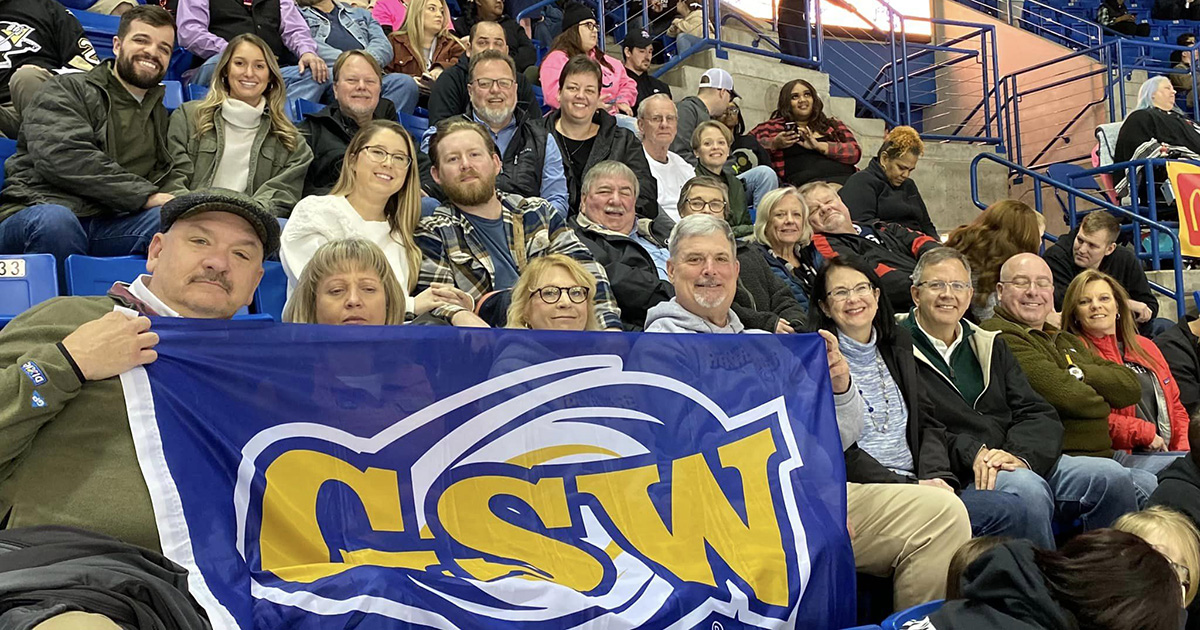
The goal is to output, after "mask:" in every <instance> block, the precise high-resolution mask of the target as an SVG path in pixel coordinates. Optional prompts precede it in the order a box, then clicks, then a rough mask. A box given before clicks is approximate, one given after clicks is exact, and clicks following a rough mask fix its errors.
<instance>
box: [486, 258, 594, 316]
mask: <svg viewBox="0 0 1200 630" xmlns="http://www.w3.org/2000/svg"><path fill="white" fill-rule="evenodd" d="M595 299H596V277H595V276H593V275H592V274H591V273H589V272H588V270H587V269H584V268H583V265H581V264H579V263H578V262H577V261H576V260H574V259H573V258H570V257H569V256H564V255H563V254H550V255H549V256H540V257H538V258H535V259H533V260H531V261H529V264H528V265H526V267H525V271H524V272H522V273H521V278H520V279H519V280H517V284H516V285H515V286H513V290H512V302H511V304H510V305H509V307H508V324H507V326H508V328H529V329H533V330H600V322H599V321H598V320H597V319H596V307H595Z"/></svg>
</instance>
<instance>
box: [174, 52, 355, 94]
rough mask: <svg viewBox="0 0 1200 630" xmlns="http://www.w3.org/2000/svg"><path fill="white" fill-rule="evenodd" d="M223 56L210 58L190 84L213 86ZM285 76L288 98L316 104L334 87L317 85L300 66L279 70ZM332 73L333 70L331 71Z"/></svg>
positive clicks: (310, 75)
mask: <svg viewBox="0 0 1200 630" xmlns="http://www.w3.org/2000/svg"><path fill="white" fill-rule="evenodd" d="M220 58H221V55H213V56H212V57H209V58H208V60H207V61H205V62H204V64H203V65H201V66H200V67H199V68H196V71H195V72H194V73H193V74H192V78H191V79H190V81H189V82H190V83H193V84H196V85H203V86H205V87H208V86H210V85H212V77H213V73H214V72H216V70H217V61H218V60H220ZM279 71H280V73H281V74H283V82H284V84H285V85H287V96H288V98H302V99H305V100H309V101H313V102H314V103H320V102H321V95H323V94H325V91H326V90H327V89H329V86H330V85H332V84H331V83H330V82H328V81H326V82H325V83H317V82H316V81H314V80H313V78H312V72H311V71H309V70H305V71H304V74H301V73H300V68H299V66H282V67H281V68H279ZM330 71H331V72H332V68H331V69H330Z"/></svg>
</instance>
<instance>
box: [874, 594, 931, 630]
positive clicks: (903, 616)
mask: <svg viewBox="0 0 1200 630" xmlns="http://www.w3.org/2000/svg"><path fill="white" fill-rule="evenodd" d="M944 603H946V600H944V599H935V600H933V601H931V602H926V603H924V604H918V605H916V606H913V607H912V608H909V609H907V610H901V611H900V612H897V613H894V614H892V616H890V617H888V618H887V619H884V620H883V623H881V624H879V625H880V626H882V627H883V630H900V629H901V628H902V627H904V624H905V623H907V622H909V621H916V620H917V619H923V618H925V617H928V616H929V615H930V614H932V613H934V612H935V611H937V609H939V608H941V607H942V604H944Z"/></svg>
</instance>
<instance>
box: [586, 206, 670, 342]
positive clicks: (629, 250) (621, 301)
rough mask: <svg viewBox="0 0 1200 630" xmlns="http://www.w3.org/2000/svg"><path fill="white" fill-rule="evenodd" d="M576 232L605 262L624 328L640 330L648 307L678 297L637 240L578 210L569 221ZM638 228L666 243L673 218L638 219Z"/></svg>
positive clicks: (644, 322)
mask: <svg viewBox="0 0 1200 630" xmlns="http://www.w3.org/2000/svg"><path fill="white" fill-rule="evenodd" d="M568 223H569V224H570V225H571V228H572V229H574V230H575V235H576V236H578V237H579V240H580V241H581V242H582V243H583V244H584V245H586V246H587V248H588V251H590V252H592V257H593V258H595V259H596V262H598V263H600V264H601V265H603V266H604V271H605V273H607V274H608V284H609V286H611V287H612V292H613V297H614V298H616V300H617V306H619V307H620V308H621V324H622V325H623V327H624V329H625V330H629V331H640V330H642V329H643V328H645V326H646V311H648V310H650V308H651V307H653V306H656V305H658V304H659V303H661V302H666V301H667V300H670V299H671V298H673V297H675V287H673V286H671V283H670V282H667V281H666V280H663V279H661V278H659V277H658V270H657V268H656V267H655V265H654V260H653V259H652V258H650V254H649V253H647V252H646V250H645V249H643V248H642V246H641V245H639V244H638V243H637V242H635V241H634V240H633V239H632V238H629V237H628V236H625V235H624V234H618V233H616V232H614V231H612V230H609V229H606V228H604V227H603V226H601V225H599V224H597V223H594V222H593V221H591V220H589V219H588V218H587V216H585V215H583V214H577V215H575V216H574V217H573V218H571V219H570V221H568ZM638 223H639V225H638V228H639V231H640V232H642V235H643V236H647V234H646V232H647V231H648V232H649V234H648V236H649V238H650V240H651V241H654V242H657V243H659V244H660V245H662V246H663V247H666V244H667V237H668V236H670V235H671V225H670V223H671V220H670V217H668V216H667V214H666V213H665V212H664V213H662V214H661V215H659V218H658V219H657V220H655V221H653V222H651V221H650V220H648V219H639V220H638Z"/></svg>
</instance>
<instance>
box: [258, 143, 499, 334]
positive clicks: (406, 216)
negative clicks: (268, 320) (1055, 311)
mask: <svg viewBox="0 0 1200 630" xmlns="http://www.w3.org/2000/svg"><path fill="white" fill-rule="evenodd" d="M415 155H416V146H415V145H414V143H413V140H412V137H411V136H409V135H408V132H407V131H405V130H404V127H402V126H400V124H399V123H396V122H393V121H390V120H372V121H371V122H369V123H367V124H366V125H364V126H363V127H362V128H361V129H359V130H358V133H357V134H355V135H354V137H353V138H352V139H351V140H350V144H349V145H348V146H347V147H346V155H345V157H344V158H343V161H342V172H341V175H339V176H338V181H337V183H336V184H335V185H334V187H333V190H331V191H329V194H328V195H320V196H312V197H305V198H304V199H302V200H301V201H300V203H298V204H296V209H295V210H294V211H293V212H292V217H291V219H289V220H288V222H287V225H285V226H284V228H283V236H282V237H281V239H280V241H281V242H280V249H279V258H280V261H281V262H283V269H284V271H285V272H286V273H287V277H288V285H289V287H290V288H291V289H292V291H293V292H294V291H295V286H296V284H297V281H298V279H299V277H300V275H301V274H302V273H303V272H304V268H305V267H306V266H307V265H308V263H309V260H311V259H312V257H313V255H314V254H315V253H316V251H317V248H318V247H320V246H321V245H323V244H325V243H327V242H329V241H332V240H337V239H342V238H350V237H361V238H365V239H367V240H369V241H371V242H372V243H375V244H376V245H378V246H379V248H380V249H381V250H383V253H384V255H385V256H386V257H387V261H388V263H389V264H390V265H391V267H392V272H393V273H394V274H395V276H396V279H397V281H398V282H399V283H400V286H401V288H402V289H403V290H404V292H405V294H406V295H408V294H409V293H410V292H411V291H412V290H413V289H414V288H415V287H416V285H417V274H418V272H419V271H420V268H421V251H420V250H419V249H418V248H417V245H416V242H415V241H414V240H413V235H414V234H415V232H416V229H417V221H418V220H419V219H420V215H421V180H420V176H419V175H418V174H417V164H416V160H415V159H414V156H415ZM293 297H294V295H293ZM406 304H407V305H408V310H409V312H411V313H412V314H413V316H420V315H423V314H425V313H429V312H431V311H433V310H435V309H437V310H438V312H439V314H443V315H442V316H443V317H444V318H449V320H450V323H454V324H468V323H470V324H478V322H477V321H476V320H478V318H477V317H475V316H474V314H472V313H471V309H472V308H473V307H474V301H473V300H472V299H471V296H469V295H467V294H466V293H464V292H462V291H460V290H459V289H457V288H455V287H453V286H450V285H443V284H435V285H434V286H432V287H430V288H429V289H426V290H425V291H422V292H421V293H419V294H417V295H416V296H414V297H413V298H412V299H411V300H407V301H406ZM439 307H448V308H445V309H443V308H439Z"/></svg>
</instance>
